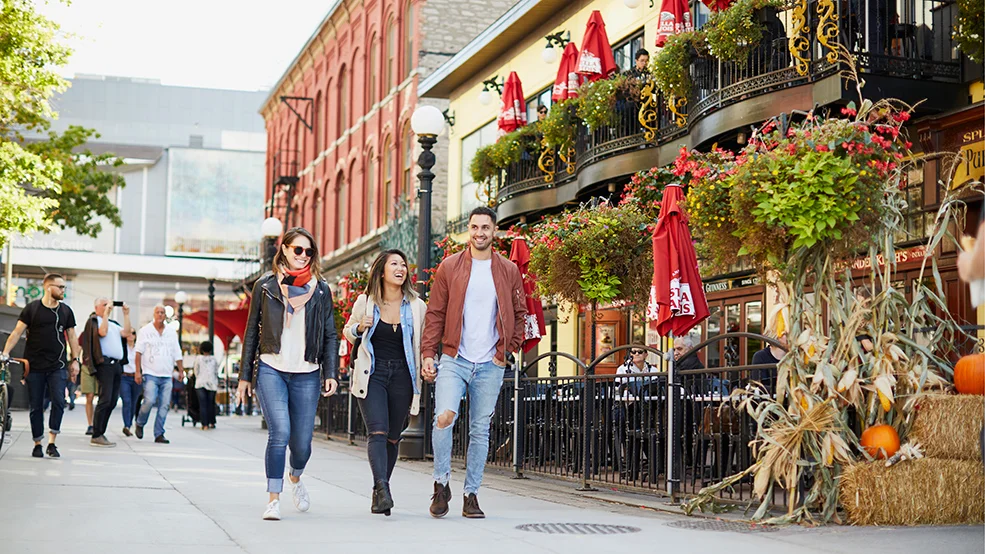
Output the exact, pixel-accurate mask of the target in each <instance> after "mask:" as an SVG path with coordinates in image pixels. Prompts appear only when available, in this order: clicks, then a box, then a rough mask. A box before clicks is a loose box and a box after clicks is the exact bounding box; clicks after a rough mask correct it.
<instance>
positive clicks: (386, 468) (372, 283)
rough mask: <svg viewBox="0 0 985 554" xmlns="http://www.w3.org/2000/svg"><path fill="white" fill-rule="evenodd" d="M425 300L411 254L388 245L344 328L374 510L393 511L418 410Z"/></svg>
mask: <svg viewBox="0 0 985 554" xmlns="http://www.w3.org/2000/svg"><path fill="white" fill-rule="evenodd" d="M426 311H427V305H426V304H425V303H424V301H423V300H421V299H420V298H418V296H417V293H416V292H414V289H413V288H412V287H411V285H410V278H409V269H408V264H407V256H405V255H404V253H403V252H401V251H400V250H387V251H385V252H383V253H381V254H380V255H379V256H377V257H376V260H375V261H374V262H373V266H372V268H371V269H370V272H369V284H368V285H367V287H366V292H365V293H364V294H360V295H359V297H358V298H356V302H355V304H354V305H353V307H352V315H351V316H349V321H348V322H347V323H346V324H345V327H344V328H343V330H342V332H343V334H344V335H345V337H346V338H347V339H349V341H350V342H351V343H352V344H353V345H354V346H355V347H356V348H357V349H358V351H357V352H354V355H355V362H354V363H355V367H354V369H353V373H352V387H351V389H352V395H353V396H355V397H356V398H357V399H358V402H359V410H360V411H361V412H362V414H363V421H365V422H366V434H367V436H368V439H367V441H366V450H367V453H368V455H369V466H370V469H372V471H373V504H372V507H371V508H370V511H371V512H372V513H374V514H386V515H390V509H391V508H393V497H392V496H391V494H390V477H391V476H392V475H393V468H394V466H395V465H396V463H397V451H398V448H397V445H398V443H399V442H400V434H401V433H402V432H403V430H404V428H406V427H407V421H408V416H409V415H411V414H413V415H417V413H418V412H419V410H420V397H421V378H420V375H419V373H418V368H419V367H421V331H422V330H423V326H424V314H425V312H426Z"/></svg>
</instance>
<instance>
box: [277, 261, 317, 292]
mask: <svg viewBox="0 0 985 554" xmlns="http://www.w3.org/2000/svg"><path fill="white" fill-rule="evenodd" d="M281 272H282V273H283V274H284V279H283V280H282V281H281V283H282V284H285V285H290V286H294V287H303V286H305V285H307V284H308V281H310V280H311V264H308V265H306V266H304V267H303V268H301V269H287V268H286V267H282V268H281Z"/></svg>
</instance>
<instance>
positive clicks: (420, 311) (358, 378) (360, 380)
mask: <svg viewBox="0 0 985 554" xmlns="http://www.w3.org/2000/svg"><path fill="white" fill-rule="evenodd" d="M375 307H376V304H375V303H374V302H373V301H372V300H370V299H369V297H368V296H366V295H365V294H360V295H359V297H358V298H356V302H355V304H353V306H352V314H351V315H350V316H349V321H347V322H346V323H345V327H343V328H342V334H343V335H344V336H345V338H346V339H347V340H348V341H349V342H350V343H352V344H355V343H356V338H357V336H358V335H357V334H356V328H357V327H359V322H360V321H362V318H363V316H366V315H373V313H374V311H375V310H374V308H375ZM410 309H411V312H412V313H413V317H414V331H413V334H412V336H413V337H414V365H415V367H416V369H417V371H416V375H414V380H415V383H416V385H417V390H418V391H420V390H421V387H422V386H423V385H422V383H421V333H423V332H424V313H425V312H426V311H427V304H425V303H424V301H423V300H421V299H420V298H414V299H413V300H410ZM369 331H370V330H369V329H366V330H365V331H363V334H362V339H363V340H362V342H361V343H360V344H359V353H358V355H357V356H356V364H355V367H354V368H353V369H352V374H351V375H350V377H349V394H351V395H353V396H355V397H356V398H366V393H367V391H368V390H369V374H370V371H371V369H370V358H369V348H368V347H367V344H368V342H369V340H370V338H369ZM420 411H421V395H420V393H419V392H418V393H417V394H415V395H414V401H413V402H411V404H410V413H411V415H417V414H418V413H419V412H420Z"/></svg>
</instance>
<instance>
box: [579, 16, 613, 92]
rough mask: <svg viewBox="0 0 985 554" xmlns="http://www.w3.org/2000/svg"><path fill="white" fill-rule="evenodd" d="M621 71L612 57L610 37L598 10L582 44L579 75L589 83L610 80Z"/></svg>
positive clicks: (589, 19) (590, 18) (591, 19)
mask: <svg viewBox="0 0 985 554" xmlns="http://www.w3.org/2000/svg"><path fill="white" fill-rule="evenodd" d="M616 71H619V66H617V65H616V59H615V57H614V56H613V55H612V46H611V45H610V44H609V36H608V35H607V34H606V33H605V22H604V21H602V14H601V13H599V11H598V10H595V11H593V12H592V15H591V17H589V18H588V27H587V28H586V29H585V38H584V39H583V40H582V42H581V54H580V55H579V56H578V73H581V74H582V75H585V76H586V77H588V80H589V81H592V82H595V81H598V80H599V79H608V78H609V76H610V75H612V74H613V73H615V72H616Z"/></svg>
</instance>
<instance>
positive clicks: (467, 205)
mask: <svg viewBox="0 0 985 554" xmlns="http://www.w3.org/2000/svg"><path fill="white" fill-rule="evenodd" d="M496 135H497V128H496V121H495V120H494V121H490V122H489V123H487V124H486V125H485V126H484V127H482V128H481V129H479V130H478V131H474V132H472V134H470V135H469V136H467V137H465V138H463V139H462V198H461V202H460V206H459V207H460V208H461V210H462V211H461V213H463V214H464V213H466V212H468V211H470V210H471V209H472V208H476V207H478V206H481V205H482V202H480V201H479V198H478V197H477V196H476V192H477V190H478V188H479V186H478V184H476V183H474V182H473V181H472V173H471V172H470V171H469V166H470V165H471V164H472V158H474V157H475V152H476V150H478V149H479V148H482V147H483V146H488V145H490V144H492V143H494V142H496Z"/></svg>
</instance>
